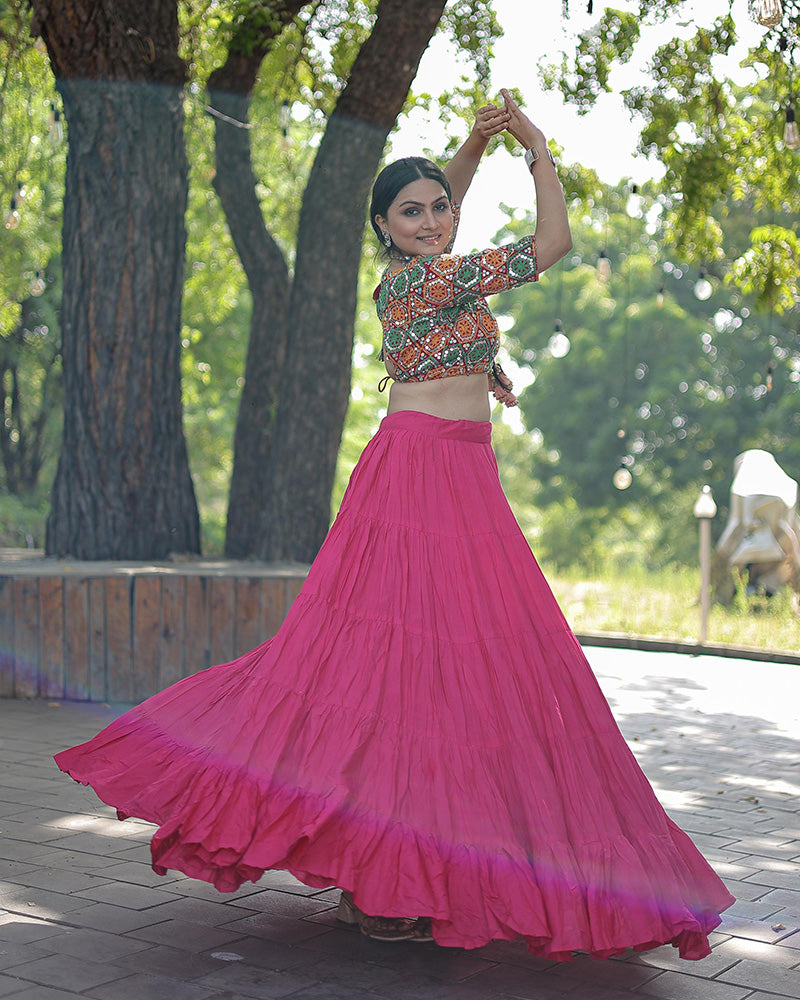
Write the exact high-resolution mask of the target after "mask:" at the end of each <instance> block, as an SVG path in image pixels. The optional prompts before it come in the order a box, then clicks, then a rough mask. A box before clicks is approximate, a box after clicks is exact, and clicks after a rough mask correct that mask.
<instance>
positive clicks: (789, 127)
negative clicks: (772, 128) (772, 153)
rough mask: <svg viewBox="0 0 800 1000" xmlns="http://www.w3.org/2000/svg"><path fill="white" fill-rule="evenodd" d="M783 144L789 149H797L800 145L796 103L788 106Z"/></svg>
mask: <svg viewBox="0 0 800 1000" xmlns="http://www.w3.org/2000/svg"><path fill="white" fill-rule="evenodd" d="M783 144H784V146H785V147H786V148H787V149H797V148H798V147H800V132H798V131H797V117H796V115H795V112H794V105H792V104H787V106H786V125H785V126H784V129H783Z"/></svg>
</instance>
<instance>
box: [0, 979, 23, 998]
mask: <svg viewBox="0 0 800 1000" xmlns="http://www.w3.org/2000/svg"><path fill="white" fill-rule="evenodd" d="M26 987H27V983H24V982H23V981H22V980H21V979H17V978H16V977H14V976H5V975H3V974H2V973H0V997H10V996H11V994H12V993H16V994H17V995H19V992H20V990H24V989H25V988H26Z"/></svg>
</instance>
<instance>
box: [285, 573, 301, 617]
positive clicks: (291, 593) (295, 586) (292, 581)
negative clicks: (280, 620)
mask: <svg viewBox="0 0 800 1000" xmlns="http://www.w3.org/2000/svg"><path fill="white" fill-rule="evenodd" d="M305 582H306V578H305V577H304V576H287V578H286V590H285V595H286V596H285V602H286V603H285V604H284V609H283V617H284V618H285V617H286V616H287V615H288V614H289V608H290V607H291V606H292V605H293V604H294V599H295V597H297V595H298V594H299V593H300V591H301V590H302V589H303V584H304V583H305Z"/></svg>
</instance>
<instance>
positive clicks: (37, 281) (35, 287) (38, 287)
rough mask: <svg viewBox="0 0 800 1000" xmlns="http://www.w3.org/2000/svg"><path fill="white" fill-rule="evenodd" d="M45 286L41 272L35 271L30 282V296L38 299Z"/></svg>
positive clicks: (42, 293)
mask: <svg viewBox="0 0 800 1000" xmlns="http://www.w3.org/2000/svg"><path fill="white" fill-rule="evenodd" d="M46 288H47V285H46V284H45V280H44V275H43V274H42V272H41V271H37V272H36V274H35V275H34V277H33V278H32V280H31V283H30V288H29V291H30V293H31V295H33V296H35V297H38V296H39V295H44V292H45V289H46Z"/></svg>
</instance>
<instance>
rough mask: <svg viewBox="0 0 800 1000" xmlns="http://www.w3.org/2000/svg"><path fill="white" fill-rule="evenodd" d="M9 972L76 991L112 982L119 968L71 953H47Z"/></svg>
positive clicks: (37, 981)
mask: <svg viewBox="0 0 800 1000" xmlns="http://www.w3.org/2000/svg"><path fill="white" fill-rule="evenodd" d="M12 971H13V972H14V975H16V976H19V977H20V978H22V979H27V980H31V981H32V982H34V983H41V984H42V985H44V986H53V987H58V988H59V989H64V990H74V991H75V992H76V993H80V992H82V991H83V990H88V989H91V988H92V987H93V986H99V985H101V984H102V983H108V982H111V981H112V980H114V979H118V978H119V975H120V972H119V969H116V968H114V967H113V966H111V965H101V964H100V963H98V962H87V961H86V959H83V958H73V957H72V956H71V955H47V956H46V957H45V958H38V959H36V960H35V961H32V962H26V963H25V964H23V965H17V966H15V967H14V969H13V970H12Z"/></svg>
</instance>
